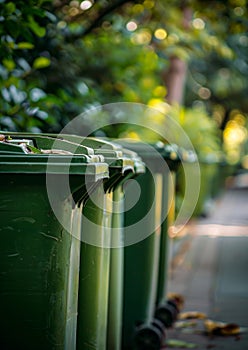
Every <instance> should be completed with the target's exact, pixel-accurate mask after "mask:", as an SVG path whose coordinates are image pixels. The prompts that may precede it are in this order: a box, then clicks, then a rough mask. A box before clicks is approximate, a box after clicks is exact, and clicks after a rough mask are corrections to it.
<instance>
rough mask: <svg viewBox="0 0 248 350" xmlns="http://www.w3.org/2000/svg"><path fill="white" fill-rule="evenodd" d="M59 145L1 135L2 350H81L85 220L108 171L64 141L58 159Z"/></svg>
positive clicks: (89, 151) (84, 150)
mask: <svg viewBox="0 0 248 350" xmlns="http://www.w3.org/2000/svg"><path fill="white" fill-rule="evenodd" d="M52 143H53V140H52V139H49V138H48V137H43V138H42V137H38V136H36V137H34V136H29V137H28V136H27V137H26V136H24V135H15V136H13V137H12V138H11V139H10V138H9V137H8V136H7V135H4V136H3V135H1V142H0V174H1V175H0V176H1V182H0V184H1V185H0V186H1V206H0V218H1V229H0V233H1V236H0V237H1V248H0V249H1V254H0V259H1V264H0V309H1V321H0V323H1V325H0V327H1V340H0V343H1V349H34V348H35V349H75V347H76V327H77V322H76V314H77V289H78V282H79V281H78V276H79V270H80V264H79V259H80V252H81V256H82V254H83V252H82V251H81V250H82V248H81V246H80V244H81V243H80V238H81V234H82V231H81V230H82V227H81V226H82V222H81V213H82V210H86V208H87V203H89V201H88V197H89V192H92V193H94V192H95V191H96V192H98V194H99V195H101V193H104V192H103V191H102V192H101V191H99V188H100V189H101V188H102V186H103V180H104V179H106V178H108V177H109V174H108V169H109V168H108V165H107V164H106V163H104V161H103V157H100V156H96V155H94V152H93V150H92V149H90V148H87V147H83V146H78V149H77V153H76V154H73V156H72V153H71V151H72V149H73V147H74V146H73V145H72V144H70V143H69V142H66V141H61V140H60V141H59V144H58V145H57V146H58V149H57V150H56V151H54V150H52V149H51V148H52V147H51V146H52ZM68 175H69V184H70V185H69V187H68V186H63V184H64V182H66V181H67V180H68ZM47 182H49V183H50V189H51V188H52V189H53V190H54V195H55V197H56V201H55V202H54V203H53V205H54V207H52V206H51V203H50V198H49V196H48V193H47ZM86 184H87V188H86ZM101 200H103V198H101ZM83 208H84V209H83ZM55 213H56V214H55ZM97 215H98V216H101V215H102V213H101V214H97ZM63 223H66V226H65V225H63ZM104 273H105V272H104V269H102V271H101V276H102V275H104ZM102 279H104V277H102ZM92 288H93V286H92ZM98 288H99V289H100V288H102V286H101V285H98ZM103 293H104V291H103ZM98 316H99V317H101V316H100V315H98Z"/></svg>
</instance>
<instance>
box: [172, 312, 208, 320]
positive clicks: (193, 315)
mask: <svg viewBox="0 0 248 350" xmlns="http://www.w3.org/2000/svg"><path fill="white" fill-rule="evenodd" d="M192 318H197V319H205V318H207V315H206V314H204V313H203V312H198V311H187V312H182V313H180V314H179V316H178V319H180V320H187V319H192Z"/></svg>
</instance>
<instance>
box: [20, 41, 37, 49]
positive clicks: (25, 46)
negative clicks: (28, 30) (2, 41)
mask: <svg viewBox="0 0 248 350" xmlns="http://www.w3.org/2000/svg"><path fill="white" fill-rule="evenodd" d="M17 48H18V49H21V50H25V49H26V50H30V49H33V48H34V45H33V44H31V43H28V42H26V41H21V42H20V43H18V44H17Z"/></svg>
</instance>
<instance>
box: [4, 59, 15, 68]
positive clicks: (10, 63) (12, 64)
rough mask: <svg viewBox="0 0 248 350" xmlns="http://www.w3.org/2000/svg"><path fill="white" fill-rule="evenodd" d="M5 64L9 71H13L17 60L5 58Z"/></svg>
mask: <svg viewBox="0 0 248 350" xmlns="http://www.w3.org/2000/svg"><path fill="white" fill-rule="evenodd" d="M3 65H4V66H5V67H6V68H7V69H8V71H12V70H13V69H14V68H15V62H14V61H13V60H10V59H3Z"/></svg>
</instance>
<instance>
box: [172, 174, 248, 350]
mask: <svg viewBox="0 0 248 350" xmlns="http://www.w3.org/2000/svg"><path fill="white" fill-rule="evenodd" d="M237 185H238V186H237ZM244 185H246V182H244V181H243V179H242V181H238V182H236V186H235V187H233V188H231V189H229V190H227V191H226V192H225V193H224V194H223V195H222V196H221V198H220V199H219V200H218V202H217V204H216V205H215V208H214V211H213V212H212V214H211V216H210V217H208V218H206V219H200V220H198V221H197V222H195V223H194V224H193V225H192V226H190V228H189V233H190V236H189V237H191V238H190V239H188V240H187V241H185V243H184V249H183V245H182V247H181V248H180V250H179V251H180V252H181V253H180V254H179V251H178V254H177V259H174V260H173V265H171V268H170V274H169V282H168V291H171V292H177V293H180V294H182V295H183V296H184V298H185V306H184V309H183V310H182V311H183V312H185V311H198V312H203V313H205V314H206V315H207V318H208V319H211V320H214V321H221V322H225V323H235V324H236V325H238V326H239V327H241V334H240V335H238V336H220V335H218V336H217V335H215V336H213V335H207V334H206V333H205V326H204V320H188V321H186V323H185V322H184V323H181V326H183V327H182V328H173V329H171V330H169V331H167V341H168V345H169V344H170V343H171V341H172V340H176V341H178V340H182V341H184V342H186V343H185V344H182V345H184V346H186V345H190V344H188V343H191V344H192V348H193V346H194V347H195V348H196V349H212V348H213V349H215V350H219V349H223V350H224V349H225V350H246V349H248V187H245V186H244ZM179 325H180V324H179ZM168 345H167V346H166V348H170V346H168ZM174 345H175V347H174V348H176V349H184V348H185V347H183V346H181V347H180V346H179V344H178V343H177V342H176V343H174Z"/></svg>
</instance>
